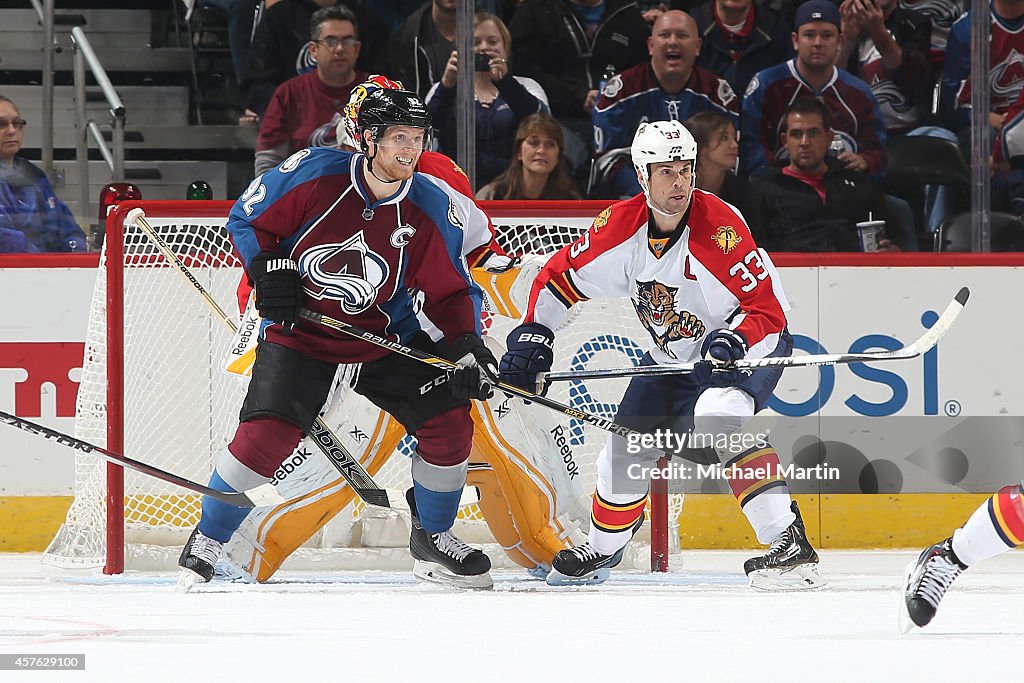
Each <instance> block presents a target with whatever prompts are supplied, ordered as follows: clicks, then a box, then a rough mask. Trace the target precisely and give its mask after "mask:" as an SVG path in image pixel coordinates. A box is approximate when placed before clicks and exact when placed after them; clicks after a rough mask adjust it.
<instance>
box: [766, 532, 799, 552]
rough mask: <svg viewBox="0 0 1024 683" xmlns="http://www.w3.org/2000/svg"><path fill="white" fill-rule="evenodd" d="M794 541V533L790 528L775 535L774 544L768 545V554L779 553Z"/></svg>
mask: <svg viewBox="0 0 1024 683" xmlns="http://www.w3.org/2000/svg"><path fill="white" fill-rule="evenodd" d="M792 542H793V534H792V532H791V531H790V530H789V529H786V530H785V531H783V532H782V533H781V534H779V535H778V536H776V537H775V539H774V540H773V541H772V544H771V545H770V546H768V552H767V553H765V554H766V555H779V554H780V553H782V551H784V550H785V549H786V548H788V547H789V546H790V544H792Z"/></svg>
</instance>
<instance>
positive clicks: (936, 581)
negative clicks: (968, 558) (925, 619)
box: [914, 555, 963, 607]
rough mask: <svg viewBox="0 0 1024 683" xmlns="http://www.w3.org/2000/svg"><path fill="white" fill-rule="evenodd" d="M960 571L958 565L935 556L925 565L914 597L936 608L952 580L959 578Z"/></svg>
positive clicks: (941, 556) (943, 557)
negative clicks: (922, 599)
mask: <svg viewBox="0 0 1024 683" xmlns="http://www.w3.org/2000/svg"><path fill="white" fill-rule="evenodd" d="M962 571H963V569H961V568H960V566H959V565H957V564H956V563H954V562H950V561H949V559H948V558H946V557H945V556H943V555H935V556H933V557H931V558H929V559H928V561H927V562H926V563H925V565H924V574H923V576H922V577H921V583H920V584H919V585H918V587H917V590H916V591H914V595H915V596H917V597H921V598H924V599H925V600H927V601H928V603H929V604H931V606H932V607H938V606H939V601H940V600H942V596H943V595H945V594H946V591H947V590H949V586H950V584H952V583H953V579H955V578H956V577H958V576H960V572H962Z"/></svg>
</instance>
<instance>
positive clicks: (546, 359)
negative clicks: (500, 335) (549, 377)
mask: <svg viewBox="0 0 1024 683" xmlns="http://www.w3.org/2000/svg"><path fill="white" fill-rule="evenodd" d="M507 341H508V351H507V352H506V353H505V355H504V356H502V357H501V363H499V364H498V370H499V371H500V373H501V374H500V378H501V381H502V382H506V383H508V384H513V385H515V386H517V387H522V388H523V389H526V390H527V391H533V392H535V393H538V394H541V395H543V394H544V393H546V391H547V387H538V386H537V374H538V373H541V372H547V371H548V370H550V369H551V363H552V362H553V361H554V359H555V352H554V344H555V335H554V333H553V332H552V331H551V330H549V329H548V328H547V327H545V326H544V325H541V324H540V323H526V324H525V325H520V326H519V327H517V328H516V329H514V330H512V331H511V332H510V333H509V335H508V340H507Z"/></svg>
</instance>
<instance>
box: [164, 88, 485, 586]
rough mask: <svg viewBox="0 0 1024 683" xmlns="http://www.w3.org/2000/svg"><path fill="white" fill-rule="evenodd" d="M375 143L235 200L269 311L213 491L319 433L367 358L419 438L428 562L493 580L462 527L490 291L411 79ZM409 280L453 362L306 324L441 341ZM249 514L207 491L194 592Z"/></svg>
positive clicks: (425, 566) (193, 555)
mask: <svg viewBox="0 0 1024 683" xmlns="http://www.w3.org/2000/svg"><path fill="white" fill-rule="evenodd" d="M358 124H359V128H358V131H357V132H358V135H359V140H360V141H361V143H362V145H363V147H364V150H365V152H364V153H362V154H351V153H348V152H343V151H340V150H334V149H325V148H318V149H305V150H300V151H299V152H296V153H295V154H293V155H292V156H291V157H289V158H288V159H287V160H286V161H285V162H284V163H282V164H281V165H280V166H278V167H277V168H276V169H274V170H272V171H269V172H267V173H264V174H263V175H261V176H259V177H257V178H256V179H255V180H253V182H252V183H251V184H250V185H249V187H248V188H247V190H246V191H245V192H244V193H243V194H242V196H241V197H240V198H239V200H238V202H236V204H235V206H234V207H233V208H232V210H231V213H230V216H229V219H228V226H227V227H228V231H229V232H230V233H231V237H232V240H233V243H234V245H235V248H236V249H237V251H238V252H239V254H240V255H241V256H242V259H243V262H244V264H245V267H246V270H247V272H248V273H249V276H250V277H251V279H252V280H253V282H254V284H255V288H256V308H257V309H258V310H259V311H260V313H261V315H262V316H263V319H264V331H263V336H262V338H261V339H260V343H259V347H258V351H257V353H256V362H255V365H254V366H253V369H252V378H251V380H250V382H249V386H248V390H247V393H246V397H245V401H244V403H243V405H242V410H241V413H240V424H239V427H238V429H237V431H236V432H235V437H234V439H233V440H232V441H231V443H230V444H229V445H228V447H227V448H225V449H224V451H222V452H221V454H220V455H219V457H218V461H217V466H216V469H215V471H214V473H213V476H212V478H211V480H210V487H211V488H214V489H217V490H221V491H242V490H247V489H251V488H254V487H256V486H259V485H261V484H265V483H268V482H269V481H270V480H271V478H272V477H273V475H274V472H275V471H276V470H277V468H278V467H279V466H280V465H281V463H282V461H283V460H284V458H285V457H287V456H288V455H289V454H291V453H292V451H293V450H294V449H295V446H296V445H297V444H298V442H299V440H300V439H301V438H302V436H303V434H304V433H306V432H308V430H309V428H310V427H311V425H312V424H313V422H314V420H315V419H316V417H317V414H318V412H319V410H320V408H321V407H322V406H323V404H324V402H325V400H326V399H327V395H328V392H329V391H330V389H331V387H332V385H333V382H334V378H335V373H336V370H337V367H338V365H339V364H349V363H361V364H362V365H361V369H360V372H359V377H358V379H357V381H356V382H355V385H354V390H355V391H356V392H357V393H360V394H362V395H364V396H366V397H367V398H369V399H370V400H371V401H373V403H375V404H376V405H378V406H380V407H381V408H382V409H384V410H386V411H388V412H389V413H391V414H392V415H394V416H395V418H396V419H397V420H398V421H399V422H401V423H402V425H403V426H404V427H405V428H406V429H407V430H408V431H409V432H411V433H415V434H416V435H417V437H418V445H417V451H416V455H415V456H414V457H413V460H412V479H413V488H412V489H410V492H409V503H410V507H411V509H412V511H413V517H414V519H415V520H416V521H415V523H414V524H413V530H412V537H411V540H410V550H411V552H412V554H413V557H414V558H415V559H416V564H415V567H414V573H415V574H416V575H417V576H418V577H420V578H424V579H427V580H434V581H437V580H441V581H446V582H450V583H455V584H458V585H462V586H467V587H489V586H490V585H491V579H490V574H489V570H490V561H489V559H488V558H487V556H486V555H484V554H483V553H482V552H481V551H479V550H477V549H474V548H470V547H469V546H467V545H466V544H465V543H463V542H462V541H461V540H459V539H458V538H457V537H455V536H454V535H453V534H452V533H451V528H452V524H453V522H454V520H455V516H456V513H457V510H458V506H459V501H460V498H461V494H462V489H463V486H464V484H465V481H466V471H467V466H468V456H469V451H470V446H471V438H472V433H473V422H472V419H471V418H470V407H469V401H468V400H467V399H485V398H488V397H489V396H490V395H491V390H490V387H489V385H488V384H487V383H486V382H482V381H481V371H480V368H479V367H478V365H477V364H483V365H491V364H495V365H496V361H494V358H493V356H492V355H491V353H490V351H488V350H487V348H486V347H485V346H484V344H483V340H482V339H481V338H480V305H481V301H482V293H481V291H480V289H479V287H477V286H476V285H475V284H474V283H473V281H472V279H471V278H470V277H469V274H468V273H467V272H466V269H465V267H464V259H463V258H462V225H461V221H460V218H459V215H458V211H457V210H456V208H455V205H454V203H453V202H452V200H451V198H450V197H449V196H448V195H447V194H445V193H444V192H443V191H442V190H440V189H439V188H438V187H437V186H436V185H435V184H433V183H431V182H430V181H428V180H426V179H425V178H424V177H423V176H420V175H418V174H416V173H415V172H414V171H413V169H414V168H415V165H416V162H417V161H418V160H419V157H420V154H421V153H422V151H423V150H424V149H426V148H427V147H429V145H430V130H431V124H430V116H429V114H428V113H427V111H426V109H425V108H424V106H423V103H422V102H420V101H419V99H418V98H417V97H416V96H415V95H413V94H412V93H408V92H405V91H401V90H387V89H382V90H380V91H377V92H375V93H372V94H371V95H368V96H367V98H366V100H365V101H364V102H363V104H362V106H361V107H360V111H359V116H358ZM410 289H417V290H419V291H421V292H422V293H423V295H424V312H425V313H426V314H427V315H429V316H430V319H431V320H432V321H433V322H434V324H435V325H437V327H438V328H439V329H440V330H441V331H442V333H443V334H444V337H445V340H446V342H447V353H448V356H449V357H450V358H451V359H452V360H457V361H460V362H467V363H468V364H467V365H466V366H464V367H463V368H462V369H460V370H459V371H457V372H455V373H452V374H451V375H449V376H448V377H444V374H443V373H440V372H438V371H436V370H435V369H434V368H432V367H430V366H427V365H424V364H422V363H417V362H415V361H413V360H411V359H408V358H406V357H403V356H398V355H396V354H391V353H388V352H387V351H386V350H384V349H381V348H379V347H376V346H372V345H370V344H368V343H366V342H364V341H362V340H359V339H355V338H353V337H350V336H345V335H339V334H336V333H332V332H331V331H329V330H327V329H325V328H323V327H320V326H318V325H316V324H314V323H310V322H307V321H305V320H300V317H299V311H300V309H301V308H308V309H310V310H312V311H314V312H317V313H321V314H324V315H327V316H330V317H333V318H338V319H341V320H344V321H346V322H350V323H352V324H354V325H357V326H359V327H361V328H363V329H367V330H370V331H372V332H374V333H375V334H377V335H378V336H382V337H387V338H389V339H393V340H396V341H398V342H400V343H402V344H405V345H412V346H418V347H420V348H425V349H427V350H432V348H433V344H432V342H431V341H430V339H429V337H427V335H425V334H423V331H422V329H421V327H420V324H419V321H418V320H417V317H416V311H415V309H414V306H413V300H412V297H411V295H410V294H409V290H410ZM246 513H247V511H246V510H243V509H239V508H234V507H232V506H230V505H226V504H224V503H222V502H220V501H218V500H214V499H211V498H209V497H206V498H204V499H203V514H202V518H201V519H200V522H199V526H198V527H197V528H196V530H195V531H194V532H193V534H192V536H191V537H190V538H189V541H188V543H187V544H186V545H185V548H184V550H183V551H182V555H181V558H180V560H179V564H180V565H181V567H182V572H181V577H182V578H181V582H182V586H183V587H185V588H188V587H190V586H191V585H194V584H195V583H197V582H200V581H209V580H210V579H211V578H212V576H213V571H214V565H215V564H216V562H217V560H218V559H219V557H220V554H221V551H222V546H223V544H224V543H226V542H227V541H228V540H229V539H230V538H231V535H232V534H233V533H234V531H235V530H236V529H237V528H238V526H239V524H241V522H242V520H243V519H244V517H245V515H246Z"/></svg>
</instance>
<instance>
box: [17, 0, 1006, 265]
mask: <svg viewBox="0 0 1024 683" xmlns="http://www.w3.org/2000/svg"><path fill="white" fill-rule="evenodd" d="M196 2H197V3H198V5H199V6H204V5H205V6H215V7H218V8H220V9H222V10H223V11H225V12H226V13H228V16H229V27H231V30H230V37H231V43H232V45H231V47H232V62H233V64H234V67H235V70H236V72H237V74H236V75H237V80H238V82H239V83H240V90H241V99H242V101H241V102H239V107H240V110H244V111H245V113H244V115H243V116H242V118H241V119H240V120H239V123H240V125H245V124H252V125H258V126H259V134H258V142H257V146H256V150H255V151H256V155H255V168H254V171H255V172H256V173H260V172H262V171H264V170H266V169H268V168H271V167H273V166H274V165H276V164H277V163H279V162H280V161H281V160H282V159H284V158H285V157H286V156H287V155H288V154H290V153H291V152H293V151H295V150H297V149H300V148H302V147H306V146H319V145H335V144H337V140H336V138H335V135H334V131H335V129H336V127H337V123H338V121H339V120H340V117H341V113H342V108H343V106H344V104H345V102H347V101H348V99H349V95H350V92H351V90H352V88H353V87H355V86H357V85H358V84H359V83H361V82H363V81H364V80H365V79H366V77H367V74H383V75H385V76H387V77H389V78H391V79H394V80H397V81H400V82H401V83H402V84H403V85H404V87H405V88H407V89H409V90H412V91H414V92H416V93H418V94H419V95H420V97H421V98H423V99H424V101H425V103H426V105H427V107H428V108H429V109H430V111H431V113H432V115H433V119H434V125H435V131H436V136H435V144H436V145H437V150H438V151H440V152H442V153H444V154H447V155H449V156H452V157H454V156H455V153H456V137H457V136H456V120H457V117H456V115H455V114H456V109H457V106H458V101H459V98H458V97H457V87H456V76H457V73H458V69H459V68H472V69H473V70H474V72H475V73H474V79H473V83H474V101H475V120H476V131H477V141H476V148H477V157H476V164H475V165H476V176H475V177H474V178H473V179H472V181H473V186H474V187H475V188H476V189H477V190H478V193H479V194H480V196H482V197H493V198H496V199H501V198H541V197H542V198H566V199H568V198H578V197H583V198H593V199H617V198H620V197H625V196H630V195H632V194H635V193H636V192H638V191H639V186H638V183H637V180H636V174H635V172H634V171H633V168H632V165H631V163H630V161H629V154H628V150H629V144H630V141H631V139H632V135H633V132H634V131H635V129H636V127H637V126H638V125H639V124H640V123H641V122H644V121H653V120H666V119H672V120H679V121H683V122H685V123H686V124H687V125H688V127H689V128H690V129H691V130H692V131H693V133H694V135H695V137H696V139H697V140H698V145H699V154H700V157H699V159H698V168H697V183H698V185H699V186H700V187H701V188H703V189H706V190H709V191H713V192H716V193H718V194H720V195H722V196H723V197H724V198H725V199H726V200H728V201H730V202H733V203H734V204H735V205H736V206H737V207H738V208H740V210H741V211H742V212H743V213H744V215H746V216H747V217H748V222H750V223H751V227H752V229H753V230H754V232H755V235H757V234H758V233H759V232H760V233H761V235H762V236H763V238H764V239H765V241H766V242H768V243H771V244H772V246H773V247H774V248H775V249H782V250H786V249H799V250H812V251H814V250H820V251H836V250H856V249H859V248H863V242H862V241H859V240H856V239H852V238H851V235H852V234H853V233H852V232H851V231H852V228H850V225H854V224H856V223H857V222H864V221H865V220H867V213H868V212H869V211H870V213H871V214H872V216H873V217H874V219H876V220H887V221H889V222H890V223H909V225H905V224H904V225H890V226H889V227H887V229H886V233H885V234H883V235H882V236H881V240H882V241H881V242H879V243H878V244H879V245H880V247H881V248H880V250H883V251H884V250H887V249H899V248H910V249H913V248H915V240H914V239H909V240H908V239H902V238H901V237H900V236H901V235H906V234H911V235H916V233H917V232H920V231H923V230H925V229H930V230H935V229H936V228H937V227H938V223H940V222H941V221H942V220H945V218H946V217H947V216H948V215H949V214H950V212H951V211H953V210H954V209H955V208H956V207H952V206H950V205H949V201H948V200H949V198H948V197H946V199H943V198H942V197H941V196H939V195H938V193H937V192H933V190H934V189H935V188H931V189H928V188H920V195H914V196H904V197H902V198H898V197H893V196H887V195H885V193H884V188H885V174H886V166H887V157H886V145H887V142H888V141H890V140H892V139H895V138H898V137H902V136H922V135H924V136H931V137H943V138H946V139H948V140H952V141H956V142H958V143H959V144H960V145H961V146H962V148H963V149H964V150H965V152H966V151H968V149H969V148H968V147H967V145H968V144H969V135H968V130H969V129H968V127H967V126H968V124H969V122H970V117H971V110H970V89H971V85H972V84H971V83H970V78H969V73H970V50H969V46H970V21H971V16H970V13H969V12H965V9H966V2H965V0H806V1H805V2H800V1H799V0H672V1H671V2H636V1H634V0H489V1H488V0H478V2H476V9H477V14H476V17H475V22H474V23H475V32H474V54H473V55H471V56H460V55H459V54H458V51H457V50H456V46H455V38H456V6H457V4H458V3H457V2H456V0H375V1H363V0H264V2H263V3H262V4H263V10H262V12H261V14H260V15H259V16H260V20H259V21H258V22H256V25H255V26H254V27H251V28H249V30H251V35H252V39H251V42H250V41H245V40H244V38H243V37H240V36H244V34H245V30H246V29H247V25H246V24H245V21H244V19H245V17H244V16H242V17H240V16H239V15H246V14H247V15H248V16H249V18H250V19H251V17H252V15H253V8H254V6H255V5H257V4H258V3H256V2H255V1H254V0H196ZM991 7H992V19H991V22H992V31H991V34H992V40H991V45H990V51H991V72H992V77H991V79H990V82H989V84H988V85H989V87H990V90H991V103H992V104H991V111H989V112H986V120H987V121H988V123H989V125H990V127H991V128H992V139H993V140H995V146H994V148H993V156H992V160H993V164H992V170H993V188H994V192H995V197H994V206H996V207H998V208H1001V209H1006V210H1012V211H1016V212H1018V213H1019V212H1020V211H1021V210H1024V197H1022V196H1021V194H1022V193H1024V133H1022V132H1021V131H1024V125H1022V124H1024V111H1022V110H1024V99H1022V98H1024V96H1022V94H1021V93H1022V86H1024V68H1022V62H1021V60H1020V54H1024V30H1022V29H1024V0H992V4H991ZM231 22H233V23H231ZM237 41H242V42H243V43H244V45H242V46H239V45H236V42H237ZM808 101H811V102H817V103H818V105H820V106H819V108H820V109H821V110H822V111H821V114H820V116H818V119H820V120H816V119H815V114H814V112H812V111H810V109H813V108H814V107H813V106H812V105H811V104H809V102H808ZM808 118H810V119H815V120H813V121H812V122H811V123H813V124H814V125H810V126H809V128H808V123H807V119H808ZM794 120H796V121H797V122H798V123H799V124H800V125H799V126H798V127H797V128H796V129H794V128H793V127H792V124H793V122H794ZM10 130H11V129H10V127H8V129H6V130H5V131H4V134H5V135H6V134H8V133H10ZM808 131H810V132H808ZM818 131H820V133H819V132H818ZM817 135H823V136H825V137H815V138H814V139H813V140H811V139H810V138H811V137H812V136H817ZM794 153H798V154H799V155H800V158H799V159H796V160H794V159H793V158H792V155H793V154H794ZM819 156H821V158H820V159H819V158H818V157H819ZM967 156H968V158H969V154H968V155H967ZM0 180H3V176H0ZM854 190H855V191H854ZM929 193H930V194H929ZM798 197H800V198H799V199H798ZM868 197H870V201H868ZM904 200H906V201H904ZM907 202H910V203H915V202H916V204H915V208H916V209H917V212H916V214H915V213H914V212H912V211H911V210H910V205H909V204H908V203H907ZM796 204H799V205H800V206H801V207H802V209H801V211H800V212H799V215H803V214H805V213H807V212H811V213H814V212H817V211H819V209H824V210H825V211H826V212H828V211H833V210H834V212H835V213H836V214H837V215H838V214H843V216H844V217H843V218H842V220H843V221H846V223H848V225H847V224H845V223H844V227H842V228H841V229H838V228H836V227H835V226H834V225H832V226H818V227H817V228H808V229H807V230H798V231H795V232H794V230H793V229H792V227H791V226H789V224H788V223H786V222H787V221H788V222H789V223H792V222H793V220H794V218H793V215H794V214H793V213H792V212H791V209H790V208H788V207H790V205H796ZM779 207H787V208H785V209H780V208H779ZM960 208H966V207H960ZM855 209H856V210H855ZM786 211H790V214H789V215H788V217H787V216H785V215H783V214H785V213H786ZM847 213H849V214H850V215H848V216H847V215H845V214H847ZM854 214H856V215H854ZM815 215H817V214H815ZM915 216H916V217H915ZM837 220H838V219H837ZM853 232H855V231H853ZM797 233H799V234H797ZM886 235H888V237H887V236H886ZM915 239H916V238H915Z"/></svg>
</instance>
